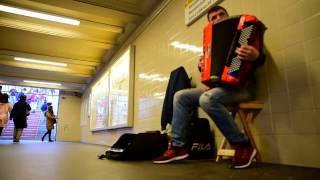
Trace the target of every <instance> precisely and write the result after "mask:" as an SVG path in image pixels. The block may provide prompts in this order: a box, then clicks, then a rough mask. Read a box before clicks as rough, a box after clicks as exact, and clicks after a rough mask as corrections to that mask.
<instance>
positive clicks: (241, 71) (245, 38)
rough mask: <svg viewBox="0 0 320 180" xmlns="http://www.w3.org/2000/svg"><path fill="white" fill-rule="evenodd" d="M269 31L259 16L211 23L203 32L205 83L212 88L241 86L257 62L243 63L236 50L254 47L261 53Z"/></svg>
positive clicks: (240, 16)
mask: <svg viewBox="0 0 320 180" xmlns="http://www.w3.org/2000/svg"><path fill="white" fill-rule="evenodd" d="M265 30H266V27H265V26H264V24H263V23H262V22H261V21H259V20H258V19H257V18H256V17H255V16H251V15H239V16H232V17H228V18H226V19H224V20H222V21H220V22H218V23H216V24H212V23H209V24H208V25H207V26H206V27H205V28H204V30H203V58H204V59H203V63H202V67H201V70H202V71H201V72H202V74H201V82H202V83H203V84H205V85H207V86H209V87H214V86H215V85H216V84H217V83H220V84H229V85H234V86H241V85H242V84H244V83H245V82H246V81H247V79H248V76H249V75H250V74H251V73H252V71H253V67H254V62H250V61H241V60H240V59H239V58H238V57H237V54H236V53H235V50H236V48H237V47H240V46H241V45H252V46H254V47H255V48H256V49H258V50H261V48H262V46H263V44H262V43H263V42H262V38H263V33H264V31H265Z"/></svg>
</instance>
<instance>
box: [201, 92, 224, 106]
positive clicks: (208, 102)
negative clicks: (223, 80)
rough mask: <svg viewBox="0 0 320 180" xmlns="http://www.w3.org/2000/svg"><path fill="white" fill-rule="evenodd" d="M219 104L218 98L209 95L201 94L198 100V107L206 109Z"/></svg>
mask: <svg viewBox="0 0 320 180" xmlns="http://www.w3.org/2000/svg"><path fill="white" fill-rule="evenodd" d="M218 103H219V98H218V97H217V96H214V95H213V94H210V93H203V94H202V95H201V96H200V98H199V104H200V107H201V108H203V109H207V108H208V107H213V106H214V105H216V104H218Z"/></svg>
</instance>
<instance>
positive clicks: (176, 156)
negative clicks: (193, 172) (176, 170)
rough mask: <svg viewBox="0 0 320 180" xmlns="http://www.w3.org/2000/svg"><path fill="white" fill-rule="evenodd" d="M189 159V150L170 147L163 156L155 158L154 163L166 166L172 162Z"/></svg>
mask: <svg viewBox="0 0 320 180" xmlns="http://www.w3.org/2000/svg"><path fill="white" fill-rule="evenodd" d="M187 157H189V153H188V149H187V148H182V147H173V146H170V147H169V149H168V150H167V151H166V152H164V153H163V155H162V156H160V157H158V158H155V159H154V160H153V163H156V164H165V163H170V162H172V161H177V160H183V159H186V158H187Z"/></svg>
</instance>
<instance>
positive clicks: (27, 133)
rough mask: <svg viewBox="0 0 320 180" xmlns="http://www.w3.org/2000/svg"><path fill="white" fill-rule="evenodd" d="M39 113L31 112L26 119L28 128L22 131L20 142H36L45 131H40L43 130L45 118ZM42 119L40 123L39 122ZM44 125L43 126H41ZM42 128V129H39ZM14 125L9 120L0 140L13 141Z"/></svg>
mask: <svg viewBox="0 0 320 180" xmlns="http://www.w3.org/2000/svg"><path fill="white" fill-rule="evenodd" d="M41 116H43V114H42V112H41V111H32V112H31V113H30V115H29V116H28V119H27V124H28V127H27V128H24V129H23V133H22V136H21V138H20V139H21V140H37V139H40V138H39V137H41V134H40V132H42V131H45V130H41V129H43V128H45V120H43V119H45V118H43V117H41ZM41 119H42V121H41ZM43 124H44V125H43ZM41 126H42V128H40V127H41ZM13 131H14V124H13V121H12V120H9V123H8V127H7V128H5V129H3V131H2V135H1V136H0V140H4V139H7V140H8V139H13Z"/></svg>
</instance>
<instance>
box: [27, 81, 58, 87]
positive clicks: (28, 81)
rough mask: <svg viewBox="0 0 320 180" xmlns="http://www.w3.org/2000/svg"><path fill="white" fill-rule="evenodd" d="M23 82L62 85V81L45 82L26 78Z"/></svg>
mask: <svg viewBox="0 0 320 180" xmlns="http://www.w3.org/2000/svg"><path fill="white" fill-rule="evenodd" d="M23 82H26V83H34V84H44V85H55V86H61V84H60V83H53V82H45V81H30V80H24V81H23Z"/></svg>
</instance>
